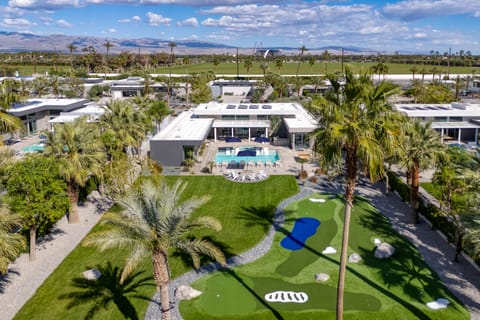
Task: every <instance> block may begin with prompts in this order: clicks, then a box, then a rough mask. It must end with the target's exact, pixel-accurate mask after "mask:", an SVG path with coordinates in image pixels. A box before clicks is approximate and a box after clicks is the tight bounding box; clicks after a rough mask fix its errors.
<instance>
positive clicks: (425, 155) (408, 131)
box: [401, 120, 445, 224]
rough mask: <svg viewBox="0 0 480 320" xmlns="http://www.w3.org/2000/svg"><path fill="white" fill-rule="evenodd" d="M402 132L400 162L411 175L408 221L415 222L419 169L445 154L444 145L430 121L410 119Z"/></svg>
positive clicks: (416, 219) (417, 220)
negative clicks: (423, 121)
mask: <svg viewBox="0 0 480 320" xmlns="http://www.w3.org/2000/svg"><path fill="white" fill-rule="evenodd" d="M403 130H404V131H403V133H402V139H403V142H402V145H401V148H402V158H403V160H402V162H403V165H404V167H405V168H406V169H407V171H408V172H409V173H410V175H411V180H410V181H411V186H410V216H409V219H408V221H409V223H412V224H416V223H418V222H419V219H418V199H419V196H418V195H419V186H420V170H421V169H425V168H428V167H431V166H432V165H434V164H435V162H436V160H438V159H440V158H441V157H442V156H444V154H445V145H444V144H443V143H442V142H441V140H440V137H439V135H438V132H437V131H435V130H434V129H432V127H431V123H430V122H427V123H422V122H420V121H419V120H410V121H408V122H406V123H405V126H404V128H403Z"/></svg>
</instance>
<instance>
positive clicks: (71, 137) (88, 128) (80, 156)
mask: <svg viewBox="0 0 480 320" xmlns="http://www.w3.org/2000/svg"><path fill="white" fill-rule="evenodd" d="M53 129H54V130H53V131H52V132H47V137H48V139H47V143H46V146H45V150H44V151H43V153H44V154H45V155H47V156H48V155H51V156H54V157H55V158H56V159H57V161H58V170H59V175H60V176H61V177H62V178H63V179H64V180H65V181H66V183H67V194H68V197H69V199H70V205H71V207H70V210H69V215H68V222H69V223H77V222H79V216H78V191H79V187H81V186H84V185H85V183H86V182H87V180H88V179H89V178H90V177H92V176H101V172H102V167H103V164H104V162H105V152H104V147H103V143H102V141H101V139H100V133H99V130H98V127H97V126H96V125H95V124H91V123H87V118H86V117H81V118H77V119H75V120H74V121H72V122H67V123H61V124H57V125H55V126H54V128H53Z"/></svg>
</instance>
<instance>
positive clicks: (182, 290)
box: [175, 285, 202, 300]
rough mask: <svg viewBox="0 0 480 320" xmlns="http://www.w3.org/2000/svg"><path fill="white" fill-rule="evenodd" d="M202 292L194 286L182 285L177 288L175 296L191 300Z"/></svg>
mask: <svg viewBox="0 0 480 320" xmlns="http://www.w3.org/2000/svg"><path fill="white" fill-rule="evenodd" d="M201 294H202V292H201V291H198V290H195V289H193V288H192V287H189V286H185V285H180V286H178V288H177V289H176V290H175V297H176V298H177V299H178V300H190V299H193V298H196V297H198V296H199V295H201Z"/></svg>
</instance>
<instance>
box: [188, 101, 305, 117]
mask: <svg viewBox="0 0 480 320" xmlns="http://www.w3.org/2000/svg"><path fill="white" fill-rule="evenodd" d="M299 108H302V109H303V107H302V106H300V105H299V104H297V103H291V102H290V103H218V102H209V103H201V104H199V105H198V106H197V107H196V108H195V109H194V110H193V112H194V114H195V115H197V116H218V115H279V116H294V115H296V114H297V113H298V109H299Z"/></svg>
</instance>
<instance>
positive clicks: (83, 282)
mask: <svg viewBox="0 0 480 320" xmlns="http://www.w3.org/2000/svg"><path fill="white" fill-rule="evenodd" d="M88 268H90V267H88ZM96 268H97V269H98V270H99V271H100V272H101V273H102V275H101V276H100V278H98V279H97V280H87V279H85V278H83V277H78V278H74V279H73V280H72V285H73V287H75V288H76V289H78V291H72V292H69V293H66V294H62V295H60V296H59V298H60V299H68V300H70V303H69V304H68V305H67V308H68V309H70V308H73V307H75V306H78V305H83V304H89V305H92V306H91V307H90V309H89V310H88V312H87V314H86V315H85V319H92V318H93V317H94V316H95V314H96V313H97V312H99V311H100V310H101V309H108V308H109V305H110V304H112V303H113V304H114V305H115V306H116V307H117V308H118V310H119V311H120V312H121V313H122V315H123V316H124V317H125V319H132V320H138V316H137V311H136V310H135V307H134V306H133V304H132V303H131V302H130V299H131V298H137V299H143V300H148V301H150V297H147V296H144V295H141V294H139V293H138V289H139V288H140V287H144V286H154V284H153V283H152V280H151V278H150V277H142V278H140V276H141V275H142V273H143V271H139V272H135V273H132V274H131V275H130V276H129V277H127V278H126V279H125V280H124V281H123V283H120V277H121V274H122V270H121V269H120V268H119V267H117V266H112V264H111V263H110V262H107V264H106V265H105V266H100V265H98V266H96Z"/></svg>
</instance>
